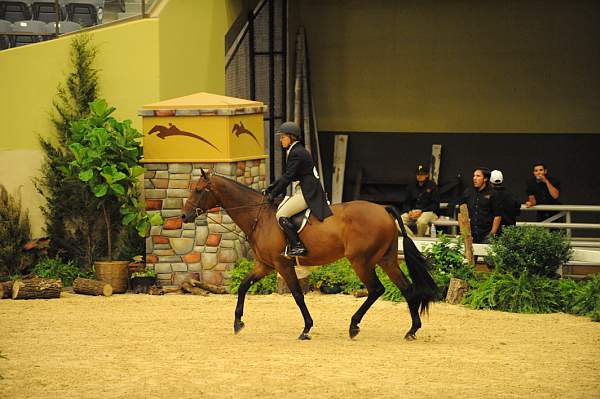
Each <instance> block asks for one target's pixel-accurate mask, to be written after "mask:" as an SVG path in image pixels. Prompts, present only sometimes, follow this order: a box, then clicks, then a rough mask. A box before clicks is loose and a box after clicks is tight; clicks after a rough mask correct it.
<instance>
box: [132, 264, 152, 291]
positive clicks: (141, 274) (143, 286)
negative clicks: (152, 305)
mask: <svg viewBox="0 0 600 399" xmlns="http://www.w3.org/2000/svg"><path fill="white" fill-rule="evenodd" d="M130 282H131V290H132V291H133V292H135V293H136V294H139V293H140V292H143V293H147V292H148V288H150V287H151V286H153V285H154V284H155V283H156V272H155V271H154V270H152V269H142V270H138V271H135V272H133V273H132V274H131V281H130Z"/></svg>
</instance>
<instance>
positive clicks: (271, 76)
mask: <svg viewBox="0 0 600 399" xmlns="http://www.w3.org/2000/svg"><path fill="white" fill-rule="evenodd" d="M274 51H275V4H274V0H269V139H270V141H271V146H270V147H271V148H273V147H274V145H275V54H274ZM271 148H270V149H269V152H270V151H271ZM269 155H270V154H269ZM269 170H270V174H271V176H270V177H271V181H273V180H274V178H275V175H274V172H275V159H274V157H273V156H271V157H270V160H269Z"/></svg>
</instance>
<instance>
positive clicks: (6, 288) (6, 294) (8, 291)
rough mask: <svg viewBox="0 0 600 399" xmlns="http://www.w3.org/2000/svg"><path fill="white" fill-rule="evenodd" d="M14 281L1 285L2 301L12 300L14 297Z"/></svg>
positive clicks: (0, 297)
mask: <svg viewBox="0 0 600 399" xmlns="http://www.w3.org/2000/svg"><path fill="white" fill-rule="evenodd" d="M12 286H13V282H12V281H5V282H4V283H0V299H6V298H10V297H11V296H12Z"/></svg>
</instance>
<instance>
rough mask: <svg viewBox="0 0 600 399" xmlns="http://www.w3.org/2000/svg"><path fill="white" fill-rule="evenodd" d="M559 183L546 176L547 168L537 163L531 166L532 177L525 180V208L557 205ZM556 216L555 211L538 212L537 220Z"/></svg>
mask: <svg viewBox="0 0 600 399" xmlns="http://www.w3.org/2000/svg"><path fill="white" fill-rule="evenodd" d="M559 195H560V182H559V181H558V180H557V179H555V178H553V177H550V176H548V168H547V167H546V165H544V164H543V163H541V162H539V163H536V164H535V165H533V176H532V177H531V178H530V179H529V180H527V202H525V206H526V207H528V208H529V207H532V206H534V205H558V204H560V202H559V201H558V197H559ZM554 214H556V212H555V211H538V212H537V220H538V221H542V220H545V219H548V218H549V217H551V216H552V215H554Z"/></svg>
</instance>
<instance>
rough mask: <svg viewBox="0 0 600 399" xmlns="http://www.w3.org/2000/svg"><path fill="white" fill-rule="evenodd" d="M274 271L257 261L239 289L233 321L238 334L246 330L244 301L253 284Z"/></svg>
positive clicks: (234, 329)
mask: <svg viewBox="0 0 600 399" xmlns="http://www.w3.org/2000/svg"><path fill="white" fill-rule="evenodd" d="M272 271H273V269H271V268H270V267H268V266H266V265H264V264H262V263H260V262H258V261H257V262H256V263H255V264H254V268H253V269H252V271H251V272H250V274H248V276H247V277H246V278H245V279H244V281H242V282H241V284H240V286H239V288H238V299H237V305H236V306H235V319H234V321H233V331H234V332H235V333H236V334H237V333H238V332H240V330H241V329H242V328H244V322H243V321H242V316H243V315H244V301H245V299H246V293H247V292H248V290H249V289H250V287H251V286H252V284H254V283H256V282H257V281H259V280H260V279H261V278H263V277H265V276H266V275H267V274H269V273H270V272H272Z"/></svg>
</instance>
